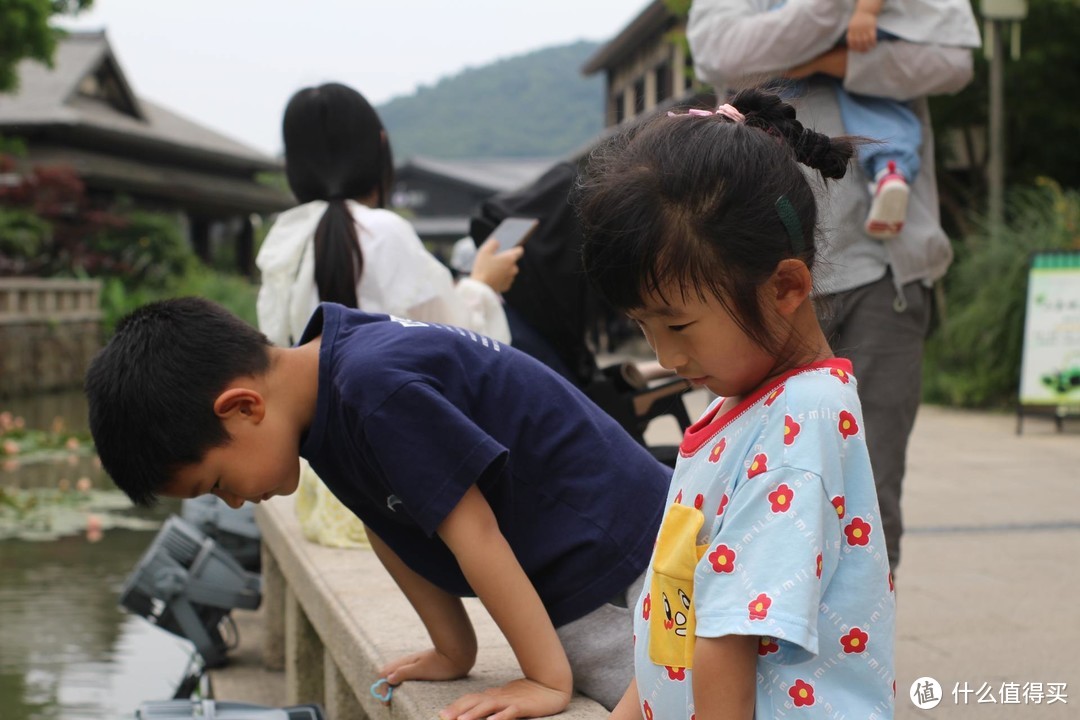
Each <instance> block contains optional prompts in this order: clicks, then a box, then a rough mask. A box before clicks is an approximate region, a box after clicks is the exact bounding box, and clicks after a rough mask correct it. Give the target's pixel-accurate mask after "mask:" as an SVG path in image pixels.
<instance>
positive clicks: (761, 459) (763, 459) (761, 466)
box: [746, 453, 769, 479]
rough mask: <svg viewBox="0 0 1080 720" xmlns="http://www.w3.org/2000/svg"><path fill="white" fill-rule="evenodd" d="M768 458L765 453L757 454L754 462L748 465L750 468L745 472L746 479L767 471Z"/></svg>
mask: <svg viewBox="0 0 1080 720" xmlns="http://www.w3.org/2000/svg"><path fill="white" fill-rule="evenodd" d="M768 465H769V458H768V457H767V456H766V455H765V453H758V454H757V455H755V456H754V461H753V462H752V463H750V467H749V468H748V469H747V470H746V477H747V479H750V478H752V477H755V476H757V475H760V474H761V473H763V472H765V471H766V470H768V469H769V467H768Z"/></svg>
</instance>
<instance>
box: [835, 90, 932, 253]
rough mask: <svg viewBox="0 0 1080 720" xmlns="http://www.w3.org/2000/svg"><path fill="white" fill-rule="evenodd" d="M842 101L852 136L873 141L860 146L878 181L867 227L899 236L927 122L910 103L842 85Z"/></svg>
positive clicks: (865, 165) (864, 166)
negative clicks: (847, 88)
mask: <svg viewBox="0 0 1080 720" xmlns="http://www.w3.org/2000/svg"><path fill="white" fill-rule="evenodd" d="M837 102H838V103H839V105H840V115H841V117H842V119H843V121H844V127H845V129H846V130H847V132H848V134H850V135H855V136H858V137H864V138H868V139H869V140H870V141H871V142H868V143H867V144H866V145H862V146H860V147H859V164H860V166H861V167H862V169H863V172H864V173H866V175H867V176H868V177H870V178H872V179H873V181H874V184H873V185H872V186H871V192H872V193H873V200H872V202H871V206H870V213H869V216H868V217H867V220H866V231H867V233H869V234H870V235H873V236H874V237H880V238H889V237H896V236H897V235H898V234H900V231H901V230H902V229H903V226H904V218H905V217H906V216H907V202H908V196H909V194H910V192H909V188H908V185H909V183H911V182H913V181H914V180H915V176H916V175H917V174H918V172H919V170H920V161H919V148H920V147H921V145H922V124H921V123H920V122H919V118H918V116H916V115H915V112H914V111H913V110H912V109H911V108H910V107H908V106H907V105H906V104H905V103H901V102H899V101H896V100H890V99H888V98H878V97H870V96H867V95H853V94H851V93H849V92H847V91H846V90H844V89H843V88H842V87H840V86H839V85H837Z"/></svg>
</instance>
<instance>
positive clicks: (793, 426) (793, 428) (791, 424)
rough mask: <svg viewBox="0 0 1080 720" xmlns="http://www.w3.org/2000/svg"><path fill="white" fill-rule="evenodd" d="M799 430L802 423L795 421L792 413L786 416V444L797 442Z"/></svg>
mask: <svg viewBox="0 0 1080 720" xmlns="http://www.w3.org/2000/svg"><path fill="white" fill-rule="evenodd" d="M799 430H802V425H800V424H799V423H797V422H795V419H794V418H792V417H791V416H790V415H785V416H784V444H785V445H790V444H791V443H793V442H795V438H796V436H798V434H799Z"/></svg>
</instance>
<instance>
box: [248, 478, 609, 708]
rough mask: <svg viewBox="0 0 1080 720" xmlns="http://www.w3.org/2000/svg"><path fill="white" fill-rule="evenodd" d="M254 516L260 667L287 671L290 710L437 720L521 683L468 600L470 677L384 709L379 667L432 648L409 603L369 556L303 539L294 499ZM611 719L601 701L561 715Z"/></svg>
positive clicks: (579, 703) (426, 685)
mask: <svg viewBox="0 0 1080 720" xmlns="http://www.w3.org/2000/svg"><path fill="white" fill-rule="evenodd" d="M255 515H256V519H257V521H258V524H259V528H260V530H261V532H262V544H263V603H264V609H265V612H266V615H265V617H266V625H267V626H266V628H265V634H264V657H263V661H264V664H266V666H267V667H269V668H271V669H275V668H282V667H283V668H284V670H285V684H286V688H285V697H286V703H287V704H290V705H292V704H300V703H310V702H317V703H320V704H321V705H323V706H324V708H325V709H326V712H327V716H328V717H330V718H333V720H350V719H351V718H371V719H372V720H391V718H393V720H403V719H405V720H432V719H433V718H435V717H436V714H437V713H438V711H439V710H440V709H441V708H443V707H445V706H446V705H447V704H449V703H450V702H452V701H453V700H454V699H456V698H457V697H459V696H461V695H463V694H466V693H470V692H478V691H481V690H484V689H486V688H490V687H494V686H497V685H501V684H503V683H506V682H509V681H510V680H512V679H514V678H515V677H520V671H519V670H518V665H517V660H516V659H515V658H514V655H513V653H512V652H511V650H510V647H509V645H508V644H507V643H506V640H505V638H503V636H502V633H501V632H500V631H499V629H498V627H497V626H496V625H495V623H494V621H493V620H492V619H491V617H490V616H489V615H488V614H487V611H486V610H485V609H484V607H483V606H482V605H481V604H480V602H479V601H478V600H476V599H474V598H469V599H466V601H465V606H466V609H467V610H468V613H469V617H470V618H471V619H472V622H473V626H474V627H475V629H476V636H477V643H478V654H477V662H476V667H474V668H473V671H472V673H471V674H470V675H469V677H467V678H465V679H462V680H456V681H453V682H408V683H405V684H404V685H402V686H401V687H400V688H398V689H397V690H395V691H394V697H393V703H392V706H391V707H387V706H385V705H383V704H382V703H381V702H379V701H377V700H376V699H374V698H373V697H372V696H371V694H370V692H369V688H370V687H371V684H372V683H373V682H374V681H375V680H376V678H377V674H376V671H377V669H378V667H380V666H381V665H382V664H383V663H385V662H387V661H389V660H391V659H393V658H395V657H398V656H400V655H404V654H406V653H409V652H415V651H416V650H420V649H423V648H426V647H430V640H429V639H428V636H427V632H426V631H425V630H424V627H423V625H422V623H421V622H420V620H419V618H418V617H417V616H416V613H415V612H414V611H413V609H412V606H410V605H409V603H408V601H407V600H406V599H405V596H404V595H403V594H402V593H401V591H400V590H399V589H398V588H397V585H396V584H395V583H394V581H393V579H392V578H391V577H390V575H389V574H388V573H387V572H386V570H385V569H384V568H383V567H382V564H381V563H380V562H379V560H378V559H377V558H376V557H375V554H374V553H373V552H371V551H370V550H360V549H350V550H342V549H336V548H328V547H323V546H321V545H317V544H315V543H311V542H308V541H307V540H305V539H304V538H303V536H302V535H301V532H300V525H299V522H298V521H297V519H296V514H295V503H294V497H279V498H274V499H273V500H271V501H268V502H265V503H262V504H261V505H259V507H258V508H257V509H256V514H255ZM607 716H608V712H607V711H606V710H605V709H604V708H603V707H602V706H601V705H599V704H598V703H596V702H594V701H592V700H590V699H588V698H585V697H582V696H580V695H576V696H575V697H574V699H573V701H572V702H571V704H570V706H569V707H568V708H567V710H566V711H564V712H563V713H562V714H561V715H560V716H559V717H560V718H565V720H600V719H601V718H606V717H607Z"/></svg>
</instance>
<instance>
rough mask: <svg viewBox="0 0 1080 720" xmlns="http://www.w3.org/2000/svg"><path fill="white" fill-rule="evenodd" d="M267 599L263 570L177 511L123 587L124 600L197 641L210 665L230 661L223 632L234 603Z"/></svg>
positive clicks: (159, 623)
mask: <svg viewBox="0 0 1080 720" xmlns="http://www.w3.org/2000/svg"><path fill="white" fill-rule="evenodd" d="M261 599H262V582H261V578H260V577H259V575H257V574H255V573H250V572H248V571H246V570H244V568H243V567H241V565H240V563H239V561H237V560H236V558H234V557H233V556H232V555H231V554H229V553H228V552H227V551H226V550H225V549H223V548H222V547H221V546H220V545H218V544H217V543H216V542H215V541H214V540H213V539H211V538H210V537H207V535H206V534H204V533H203V532H201V531H199V530H198V529H197V528H195V527H194V526H192V525H191V524H189V523H188V522H186V521H185V520H182V519H181V518H179V517H177V516H175V515H174V516H172V517H170V518H169V519H168V520H166V521H165V524H164V525H163V526H162V528H161V530H160V531H159V532H158V535H157V537H155V538H154V541H153V542H152V543H151V544H150V547H149V548H147V550H146V552H145V553H143V556H142V558H141V559H140V560H139V563H138V565H136V567H135V570H133V571H132V573H131V574H130V575H129V576H128V578H127V580H126V581H125V582H124V587H123V589H122V590H121V591H120V605H121V606H123V607H124V608H126V609H128V610H130V611H131V612H133V613H135V614H136V615H140V616H142V617H144V618H146V619H147V620H149V621H150V622H152V623H154V624H155V625H157V626H158V627H160V628H162V629H163V630H166V631H168V632H170V633H173V634H174V635H178V636H179V637H182V638H186V639H187V640H189V641H191V642H192V643H193V644H194V645H195V650H196V652H197V653H198V654H199V655H200V656H201V657H202V661H203V664H204V666H205V667H208V668H212V667H220V666H222V665H224V664H225V663H226V662H227V658H226V652H227V651H228V650H229V643H228V642H226V640H225V638H224V637H223V635H222V633H221V626H222V624H223V623H224V622H226V621H230V622H231V618H230V617H229V613H230V612H231V611H232V610H233V609H234V608H243V609H249V610H253V609H255V608H257V607H258V606H259V602H260V601H261Z"/></svg>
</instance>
